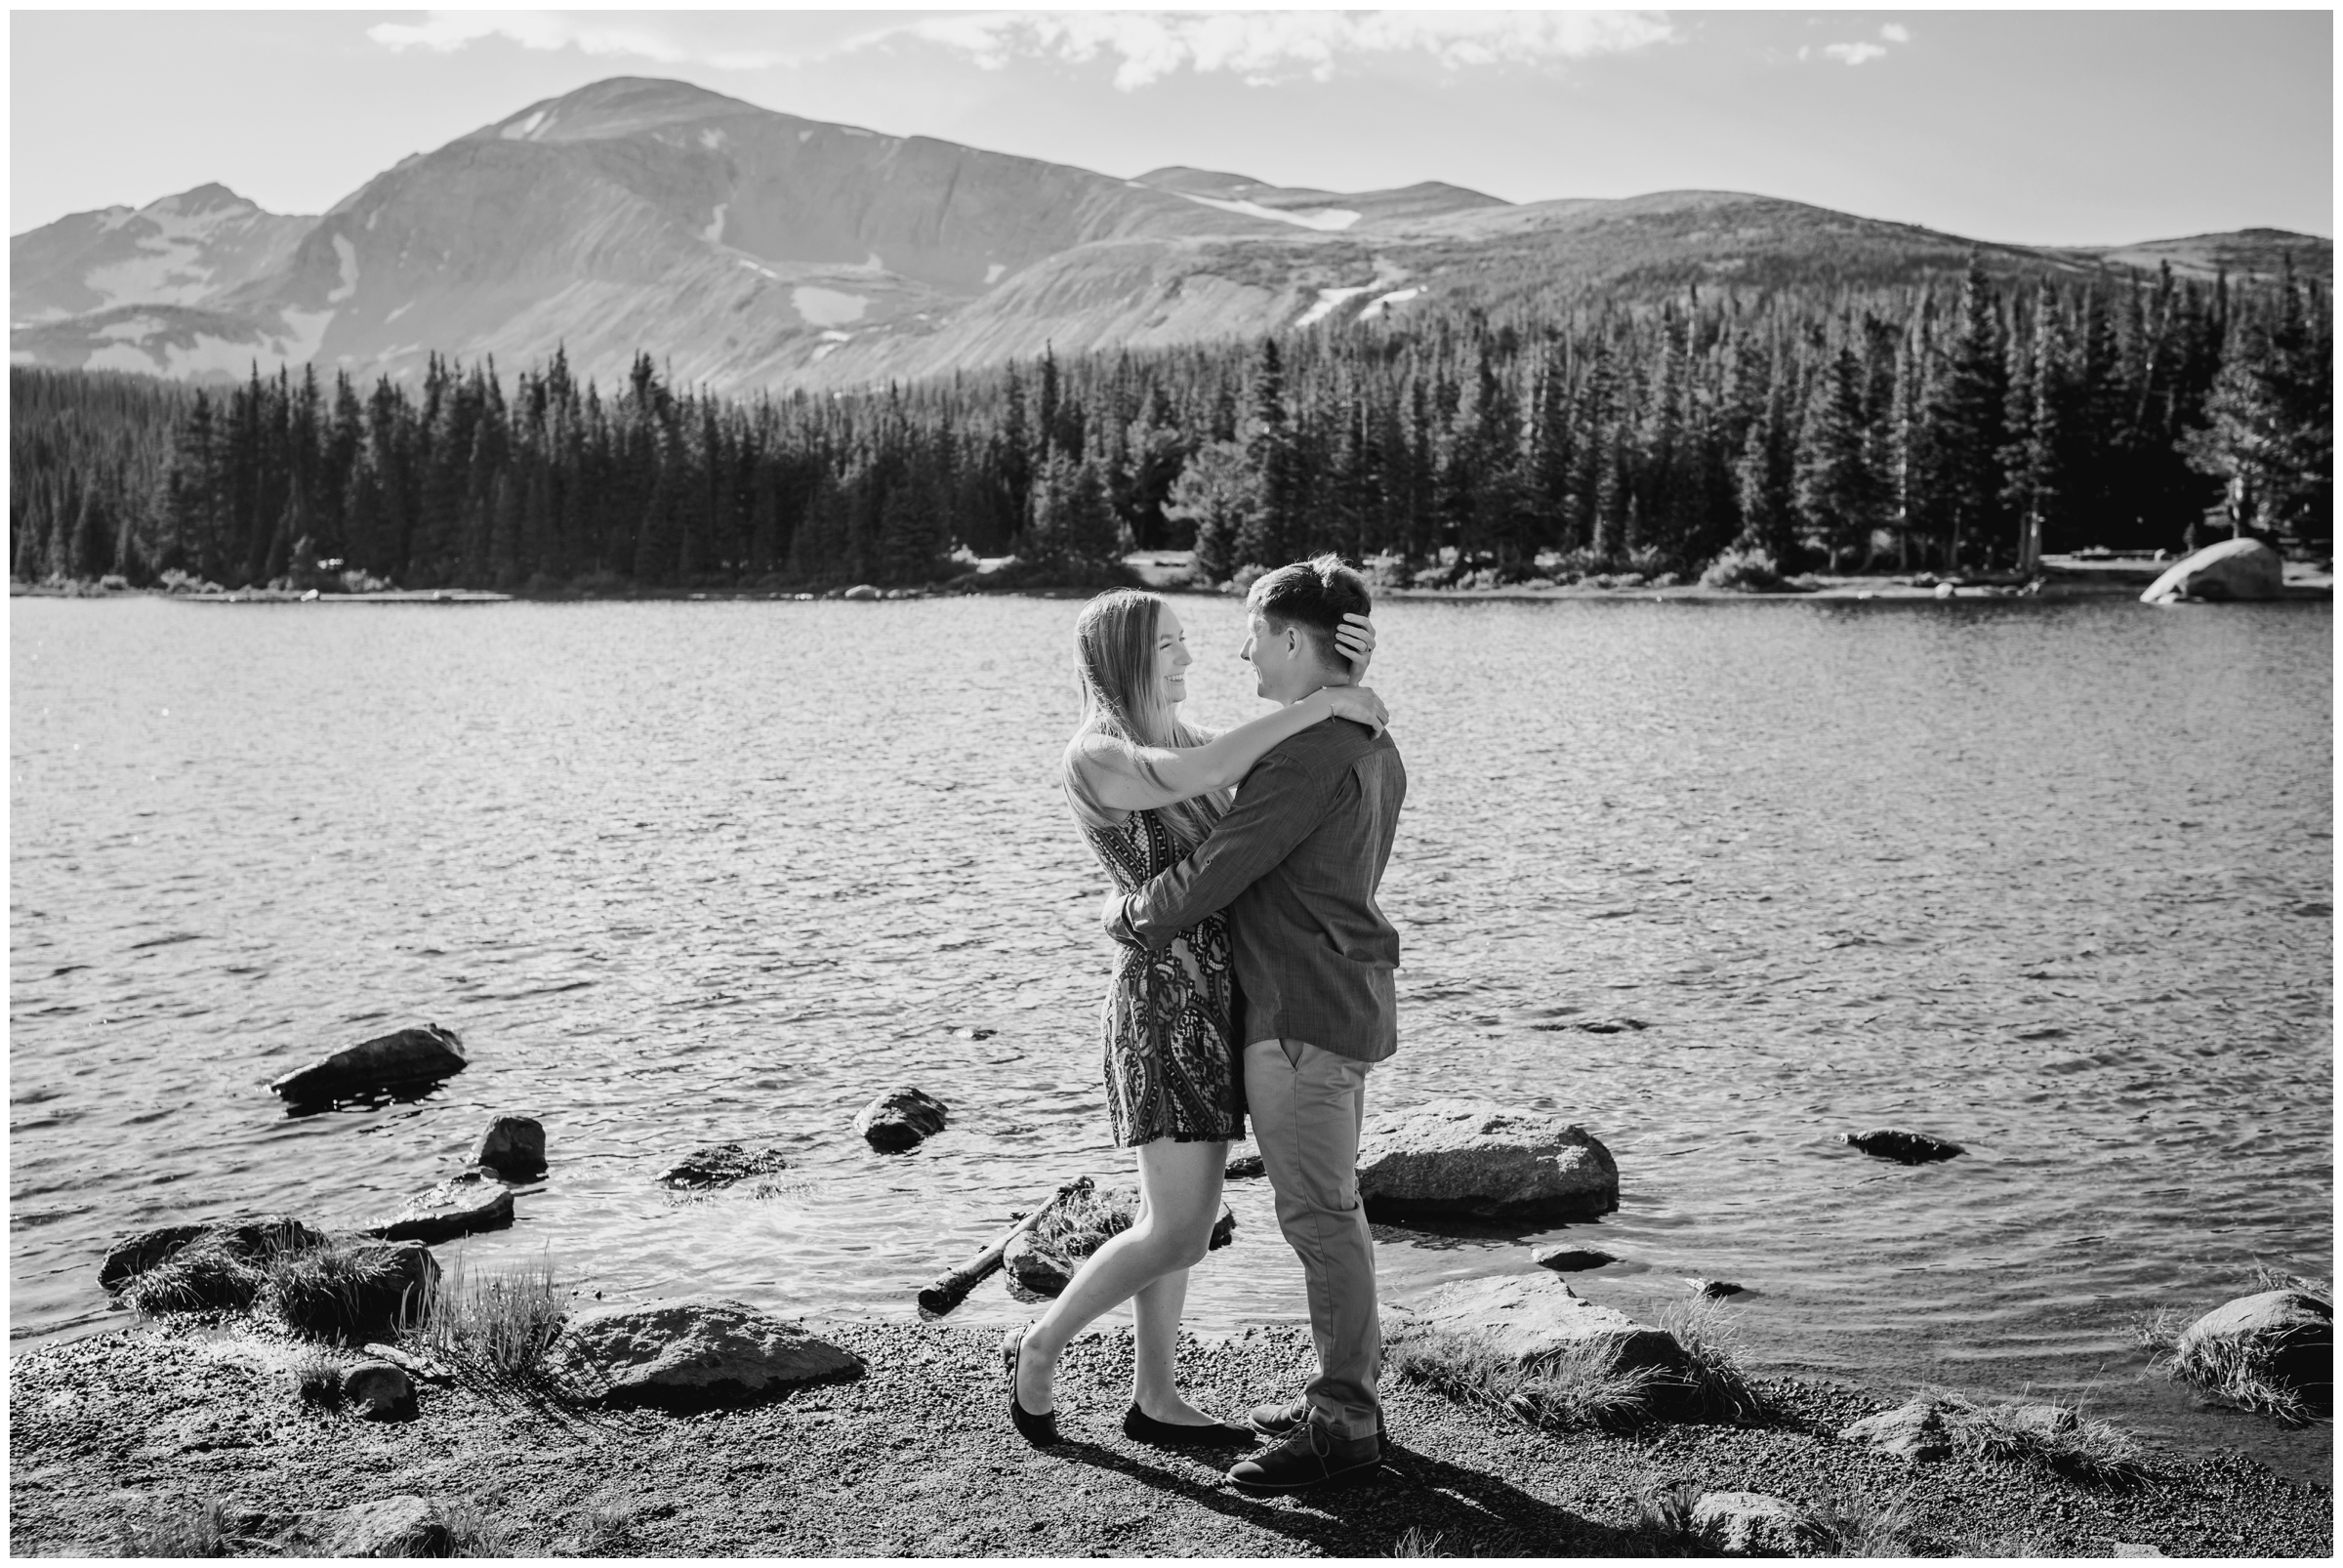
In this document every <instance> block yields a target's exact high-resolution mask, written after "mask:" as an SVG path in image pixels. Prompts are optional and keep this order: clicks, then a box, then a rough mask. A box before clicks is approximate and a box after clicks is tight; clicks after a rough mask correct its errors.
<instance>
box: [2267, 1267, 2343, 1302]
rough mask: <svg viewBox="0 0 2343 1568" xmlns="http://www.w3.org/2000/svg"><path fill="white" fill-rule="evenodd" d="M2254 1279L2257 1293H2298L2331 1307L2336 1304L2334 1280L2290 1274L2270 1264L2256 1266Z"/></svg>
mask: <svg viewBox="0 0 2343 1568" xmlns="http://www.w3.org/2000/svg"><path fill="white" fill-rule="evenodd" d="M2252 1279H2253V1288H2254V1289H2255V1290H2257V1291H2298V1292H2300V1293H2301V1294H2302V1295H2304V1296H2315V1297H2317V1298H2318V1299H2319V1300H2322V1301H2324V1302H2325V1303H2326V1304H2327V1305H2329V1306H2332V1305H2334V1304H2335V1284H2334V1281H2332V1280H2326V1279H2319V1278H2317V1277H2315V1276H2313V1275H2310V1274H2289V1273H2287V1272H2286V1271H2285V1270H2284V1269H2282V1268H2273V1267H2271V1266H2270V1265H2269V1264H2268V1263H2256V1264H2254V1265H2253V1274H2252Z"/></svg>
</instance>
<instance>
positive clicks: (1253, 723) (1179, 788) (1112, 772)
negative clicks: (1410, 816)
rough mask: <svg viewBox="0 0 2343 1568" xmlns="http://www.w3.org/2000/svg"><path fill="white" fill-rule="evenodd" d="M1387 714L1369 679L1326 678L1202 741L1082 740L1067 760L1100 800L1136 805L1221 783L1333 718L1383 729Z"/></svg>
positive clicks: (1119, 806)
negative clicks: (1335, 681) (1329, 681)
mask: <svg viewBox="0 0 2343 1568" xmlns="http://www.w3.org/2000/svg"><path fill="white" fill-rule="evenodd" d="M1388 717H1389V715H1388V714H1387V713H1386V712H1385V710H1384V708H1383V704H1382V699H1380V698H1379V697H1377V695H1376V694H1375V693H1374V692H1373V691H1371V690H1369V689H1368V688H1367V687H1365V686H1327V687H1323V688H1321V689H1320V690H1317V691H1313V692H1311V693H1310V694H1309V695H1308V696H1306V697H1304V698H1302V699H1301V700H1300V701H1299V702H1296V703H1293V704H1291V705H1290V706H1287V707H1284V708H1280V709H1278V710H1277V711H1276V712H1274V713H1265V714H1263V715H1261V716H1260V717H1259V718H1258V719H1254V720H1250V721H1248V722H1245V723H1242V724H1239V725H1237V727H1236V728H1234V729H1231V730H1228V731H1226V732H1225V733H1223V734H1221V735H1219V736H1217V737H1215V738H1214V739H1213V740H1211V741H1208V742H1207V743H1205V744H1204V745H1202V746H1177V747H1173V746H1125V745H1122V744H1121V743H1119V742H1114V741H1108V740H1103V739H1100V740H1096V741H1094V742H1092V745H1091V748H1089V749H1086V747H1085V746H1084V744H1083V742H1081V741H1077V742H1076V743H1075V747H1074V750H1073V751H1072V752H1070V753H1069V754H1068V756H1067V764H1068V765H1069V766H1072V767H1078V768H1080V769H1082V773H1083V782H1084V784H1085V786H1086V787H1087V788H1088V789H1089V792H1090V794H1091V795H1092V796H1093V797H1094V798H1095V799H1096V800H1097V802H1098V804H1100V805H1106V806H1110V807H1112V808H1113V809H1115V810H1118V811H1138V810H1144V809H1146V808H1148V807H1150V806H1159V805H1172V803H1173V802H1175V801H1188V800H1194V799H1195V798H1196V797H1197V796H1199V795H1205V794H1209V793H1211V792H1212V791H1213V790H1223V789H1226V788H1228V787H1229V786H1230V785H1231V784H1234V783H1236V782H1237V781H1238V780H1239V779H1241V778H1243V777H1244V776H1245V775H1246V774H1247V773H1250V772H1252V771H1253V764H1254V763H1257V762H1259V761H1260V760H1261V759H1262V758H1263V757H1264V756H1266V755H1267V754H1268V752H1269V749H1270V748H1271V747H1273V746H1275V745H1277V744H1278V743H1279V742H1280V741H1285V740H1290V739H1292V738H1293V737H1294V736H1295V735H1298V734H1300V733H1301V732H1302V731H1303V730H1305V729H1307V728H1309V727H1310V726H1311V725H1312V724H1315V723H1318V722H1322V721H1324V720H1327V719H1334V718H1342V719H1352V720H1356V721H1357V722H1360V723H1363V724H1365V725H1367V726H1368V727H1369V728H1371V729H1374V730H1376V731H1377V732H1380V730H1381V729H1382V727H1383V722H1384V720H1385V719H1387V718H1388Z"/></svg>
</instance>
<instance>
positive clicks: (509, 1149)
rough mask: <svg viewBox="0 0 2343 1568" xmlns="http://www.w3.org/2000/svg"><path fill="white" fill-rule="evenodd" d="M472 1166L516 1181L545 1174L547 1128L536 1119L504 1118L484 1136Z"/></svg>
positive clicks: (474, 1151) (490, 1125) (495, 1123)
mask: <svg viewBox="0 0 2343 1568" xmlns="http://www.w3.org/2000/svg"><path fill="white" fill-rule="evenodd" d="M472 1163H473V1164H474V1165H477V1166H484V1167H485V1168H487V1169H488V1170H491V1171H494V1172H495V1173H496V1174H497V1175H498V1176H513V1177H515V1178H519V1177H525V1176H538V1175H541V1174H542V1173H543V1172H544V1170H545V1128H544V1125H543V1124H542V1123H540V1122H539V1121H538V1120H537V1118H535V1117H534V1116H500V1117H498V1118H497V1119H496V1120H495V1121H493V1122H490V1123H489V1124H488V1131H487V1132H485V1133H482V1134H481V1135H480V1141H479V1145H478V1146H477V1147H476V1148H474V1149H473V1151H472Z"/></svg>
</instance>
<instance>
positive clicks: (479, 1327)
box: [404, 1262, 569, 1381]
mask: <svg viewBox="0 0 2343 1568" xmlns="http://www.w3.org/2000/svg"><path fill="white" fill-rule="evenodd" d="M568 1294H569V1293H566V1292H564V1291H563V1290H562V1289H561V1287H560V1283H559V1281H558V1280H557V1279H556V1278H555V1274H554V1271H553V1269H552V1267H551V1266H550V1265H543V1264H541V1265H538V1266H536V1267H532V1268H520V1269H514V1270H510V1271H508V1272H504V1273H497V1274H483V1275H481V1276H479V1277H477V1278H470V1279H468V1278H466V1277H465V1274H464V1266H463V1264H462V1263H461V1262H459V1263H458V1264H457V1265H456V1267H455V1270H454V1272H453V1273H451V1274H450V1275H449V1277H448V1278H447V1279H445V1280H443V1281H441V1283H440V1285H439V1288H438V1289H437V1290H435V1291H433V1292H432V1294H431V1296H430V1297H429V1298H428V1299H427V1300H424V1301H423V1302H422V1303H421V1309H420V1310H419V1311H412V1312H410V1313H409V1314H408V1315H407V1318H406V1320H405V1325H404V1332H405V1333H406V1334H407V1335H408V1336H409V1337H411V1338H413V1339H416V1340H419V1341H422V1342H423V1343H424V1344H426V1345H429V1346H430V1347H431V1348H432V1350H434V1351H437V1352H438V1353H439V1354H441V1355H443V1356H445V1357H447V1358H448V1359H449V1360H451V1361H455V1362H458V1363H460V1364H462V1365H465V1366H469V1367H471V1368H473V1369H474V1370H475V1371H478V1372H481V1373H485V1374H487V1375H489V1376H491V1377H495V1378H501V1379H506V1380H509V1381H523V1380H527V1379H530V1378H533V1377H535V1376H537V1375H538V1374H539V1372H540V1370H541V1368H542V1365H543V1362H544V1360H545V1353H546V1352H547V1351H548V1350H550V1349H551V1348H553V1343H554V1340H555V1337H556V1336H558V1335H559V1334H560V1332H561V1323H562V1320H563V1318H564V1317H565V1316H566V1314H567V1310H568V1304H569V1303H568Z"/></svg>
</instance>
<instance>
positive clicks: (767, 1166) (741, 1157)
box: [656, 1143, 789, 1192]
mask: <svg viewBox="0 0 2343 1568" xmlns="http://www.w3.org/2000/svg"><path fill="white" fill-rule="evenodd" d="M788 1169H789V1157H788V1156H787V1155H785V1154H783V1153H782V1152H781V1151H780V1150H779V1149H750V1148H743V1147H742V1146H741V1145H740V1144H738V1143H709V1144H705V1145H703V1146H702V1147H700V1148H696V1149H693V1150H692V1151H691V1152H690V1153H689V1154H686V1155H685V1156H683V1158H681V1159H680V1160H678V1161H677V1162H676V1163H675V1164H674V1165H671V1166H669V1167H668V1168H667V1169H666V1170H664V1171H662V1172H660V1173H659V1175H658V1176H657V1178H656V1179H657V1180H658V1182H659V1184H660V1185H661V1186H663V1187H676V1188H679V1189H682V1190H685V1191H694V1192H697V1191H705V1190H707V1189H709V1188H711V1187H728V1186H730V1185H731V1184H732V1183H733V1182H735V1181H745V1180H747V1179H748V1178H749V1177H751V1176H775V1175H778V1174H779V1173H781V1172H783V1171H786V1170H788Z"/></svg>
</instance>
